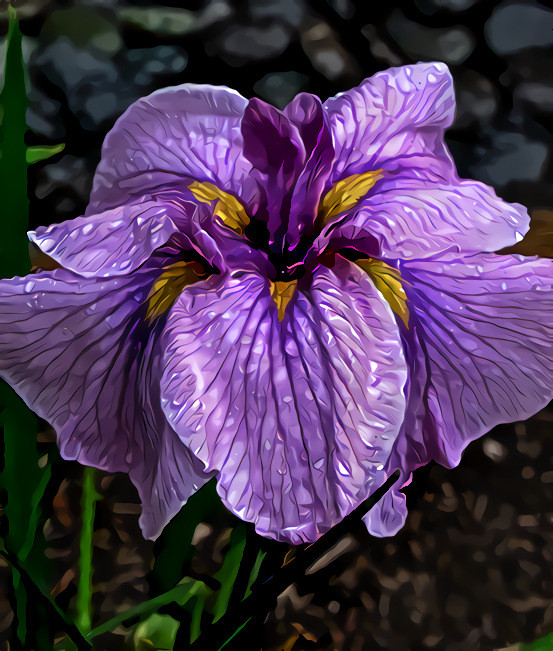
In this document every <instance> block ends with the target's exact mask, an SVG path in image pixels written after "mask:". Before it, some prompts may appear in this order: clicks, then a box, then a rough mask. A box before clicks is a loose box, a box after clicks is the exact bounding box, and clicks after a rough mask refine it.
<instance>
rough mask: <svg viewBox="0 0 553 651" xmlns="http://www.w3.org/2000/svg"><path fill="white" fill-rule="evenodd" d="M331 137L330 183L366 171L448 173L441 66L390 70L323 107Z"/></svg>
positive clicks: (446, 95)
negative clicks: (331, 163) (419, 170)
mask: <svg viewBox="0 0 553 651" xmlns="http://www.w3.org/2000/svg"><path fill="white" fill-rule="evenodd" d="M324 107H325V109H326V111H327V114H328V117H329V121H330V124H331V128H332V131H333V136H334V147H335V149H336V164H335V166H334V171H333V176H332V179H333V181H337V180H339V179H341V178H343V177H345V176H349V175H351V174H358V173H362V172H366V171H369V170H377V169H381V168H383V169H385V170H388V171H392V170H398V169H407V170H408V169H414V168H420V169H422V170H434V171H435V172H438V173H440V174H441V175H446V176H449V174H450V173H451V172H453V171H454V168H453V166H452V160H451V156H450V154H449V152H448V150H447V147H446V146H445V145H444V142H443V131H444V129H446V128H447V127H449V126H450V125H451V123H452V122H453V116H454V111H455V97H454V93H453V83H452V79H451V75H450V73H449V70H448V69H447V66H446V65H445V64H443V63H419V64H416V65H410V66H403V67H401V68H390V69H389V70H386V71H384V72H379V73H377V74H376V75H374V76H373V77H370V78H369V79H366V80H365V81H364V82H363V83H362V84H361V85H360V86H358V87H357V88H353V89H352V90H350V91H348V92H346V93H340V94H339V95H337V96H336V97H333V98H330V99H329V100H327V101H326V102H325V104H324Z"/></svg>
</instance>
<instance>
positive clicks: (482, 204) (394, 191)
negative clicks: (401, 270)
mask: <svg viewBox="0 0 553 651" xmlns="http://www.w3.org/2000/svg"><path fill="white" fill-rule="evenodd" d="M429 179H430V177H429V176H428V175H427V178H426V179H422V178H417V177H416V176H415V175H414V174H410V175H401V176H398V177H394V176H390V177H387V175H385V178H384V179H383V181H382V183H381V185H378V186H377V187H376V188H375V192H374V193H373V194H371V195H370V196H369V197H367V198H366V199H365V200H364V201H363V202H362V203H361V204H360V206H359V208H358V209H356V210H355V211H352V212H351V213H350V214H349V215H347V216H345V217H344V218H343V219H342V220H340V222H339V223H337V224H336V225H335V226H333V225H330V226H329V227H327V229H326V230H325V232H324V233H323V235H322V237H321V243H322V242H330V243H331V246H332V247H333V248H337V247H338V248H339V247H342V246H352V247H354V248H356V249H358V250H360V251H363V252H365V253H367V254H368V255H371V256H377V257H382V258H385V259H389V260H397V259H406V260H409V259H412V258H426V257H431V256H435V255H436V254H438V253H443V252H447V251H456V252H461V253H464V254H466V253H468V254H470V253H481V252H485V251H490V252H493V251H498V250H500V249H502V248H504V247H506V246H511V245H513V244H515V243H516V242H519V241H520V240H521V239H522V238H523V236H524V235H525V233H526V232H527V231H528V228H529V224H530V218H529V216H528V212H527V210H526V208H524V206H521V205H520V204H518V203H507V202H506V201H503V200H502V199H500V198H499V197H498V196H497V195H496V194H495V192H494V190H493V189H492V188H490V187H488V186H486V185H484V184H482V183H478V182H477V181H470V180H460V179H457V181H455V182H452V183H451V184H449V185H446V184H444V183H443V182H440V180H439V179H437V178H434V179H432V180H429ZM319 246H320V245H319Z"/></svg>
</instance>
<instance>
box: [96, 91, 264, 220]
mask: <svg viewBox="0 0 553 651" xmlns="http://www.w3.org/2000/svg"><path fill="white" fill-rule="evenodd" d="M247 103H248V102H247V100H246V99H244V98H243V97H242V96H241V95H240V94H239V93H237V92H236V91H234V90H231V89H229V88H226V87H224V86H220V87H215V86H208V85H199V84H184V85H182V86H175V87H172V88H164V89H162V90H158V91H156V92H155V93H152V94H151V95H149V96H148V97H144V98H142V99H140V100H138V101H137V102H135V103H134V104H132V105H131V106H130V108H129V109H128V110H127V111H126V112H125V113H124V114H123V115H122V116H121V117H120V118H119V120H117V122H116V123H115V126H114V127H113V129H112V130H111V131H110V132H109V133H108V135H107V137H106V139H105V142H104V146H103V149H102V160H101V161H100V164H99V165H98V169H97V171H96V176H95V178H94V185H93V189H92V195H91V200H90V206H89V209H88V212H89V213H94V212H99V211H100V210H105V209H106V208H112V207H114V206H117V205H121V204H122V203H128V202H129V200H131V198H132V197H133V196H135V195H136V194H137V193H143V192H145V191H153V190H154V189H155V188H158V187H163V186H165V185H167V184H168V183H174V182H175V181H177V182H178V181H179V180H180V182H181V183H186V182H188V181H189V180H190V179H195V180H197V181H209V182H212V183H215V184H216V185H217V186H218V187H220V188H221V189H223V190H225V191H227V192H231V193H233V194H235V195H238V196H241V197H243V198H244V199H245V200H247V201H249V200H250V199H251V196H252V194H255V193H256V191H257V190H256V187H255V185H252V182H251V181H250V179H249V172H250V169H251V165H250V163H248V162H247V161H246V160H245V158H244V157H243V155H242V135H241V133H240V121H241V119H242V114H243V112H244V108H245V107H246V105H247Z"/></svg>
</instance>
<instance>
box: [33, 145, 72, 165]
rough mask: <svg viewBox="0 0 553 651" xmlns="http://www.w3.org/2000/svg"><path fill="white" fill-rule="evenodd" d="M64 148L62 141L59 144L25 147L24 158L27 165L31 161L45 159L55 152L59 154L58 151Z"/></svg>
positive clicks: (36, 161) (35, 161)
mask: <svg viewBox="0 0 553 651" xmlns="http://www.w3.org/2000/svg"><path fill="white" fill-rule="evenodd" d="M64 149H65V144H64V143H63V142H62V143H60V144H59V145H37V146H35V147H27V152H26V155H25V159H26V161H27V164H28V165H32V164H33V163H38V162H39V161H41V160H46V159H47V158H51V157H52V156H55V155H56V154H59V153H60V151H63V150H64Z"/></svg>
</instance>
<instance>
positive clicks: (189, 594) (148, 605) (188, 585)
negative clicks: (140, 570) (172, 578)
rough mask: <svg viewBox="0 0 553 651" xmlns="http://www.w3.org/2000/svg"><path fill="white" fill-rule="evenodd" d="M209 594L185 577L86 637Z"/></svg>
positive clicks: (207, 590) (201, 583)
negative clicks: (163, 607)
mask: <svg viewBox="0 0 553 651" xmlns="http://www.w3.org/2000/svg"><path fill="white" fill-rule="evenodd" d="M210 594H212V591H211V590H210V589H209V588H208V587H207V586H206V584H205V583H204V582H203V581H196V580H195V579H191V578H189V577H186V578H184V579H183V580H182V581H181V582H180V583H179V584H178V585H177V586H176V587H174V588H173V589H172V590H168V591H167V592H165V593H164V594H162V595H159V596H158V597H154V598H153V599H149V600H148V601H145V602H143V603H141V604H139V605H138V606H134V607H133V608H129V609H128V610H125V612H123V613H119V614H118V615H116V616H115V617H112V618H111V619H110V620H108V621H107V622H104V623H103V624H100V625H99V626H97V627H96V628H94V629H93V630H92V631H90V633H89V634H88V635H87V639H89V640H90V639H93V638H95V637H98V635H102V634H103V633H109V632H110V631H113V630H114V629H116V628H117V627H118V626H119V625H121V624H124V622H126V621H128V620H132V619H135V618H137V617H140V618H142V619H144V618H146V617H148V616H149V615H151V614H152V613H155V612H156V611H157V610H159V609H160V608H161V607H162V606H166V605H167V604H170V603H177V604H179V606H186V605H187V604H188V602H189V601H190V600H192V599H193V598H194V597H196V596H198V595H204V596H207V595H210Z"/></svg>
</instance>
